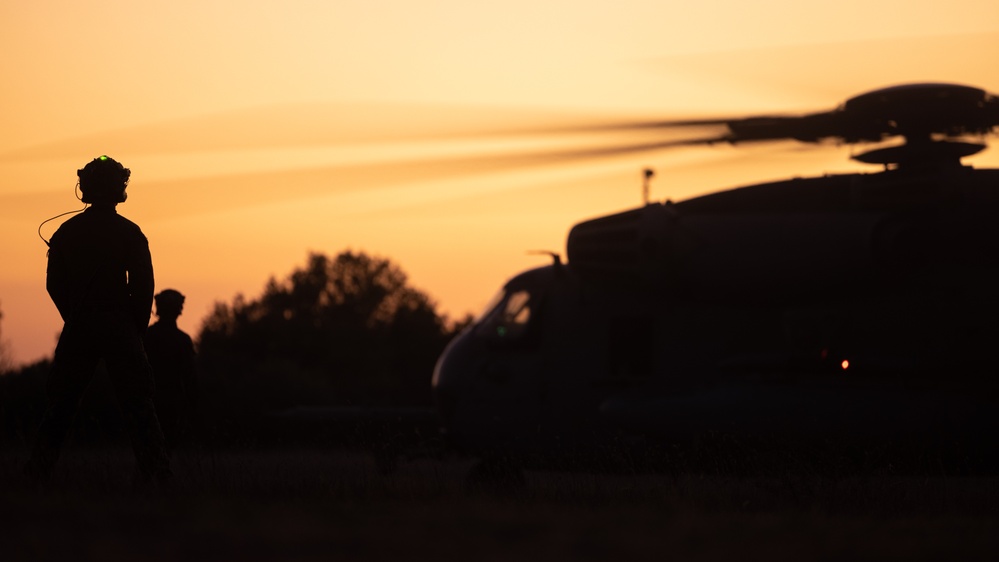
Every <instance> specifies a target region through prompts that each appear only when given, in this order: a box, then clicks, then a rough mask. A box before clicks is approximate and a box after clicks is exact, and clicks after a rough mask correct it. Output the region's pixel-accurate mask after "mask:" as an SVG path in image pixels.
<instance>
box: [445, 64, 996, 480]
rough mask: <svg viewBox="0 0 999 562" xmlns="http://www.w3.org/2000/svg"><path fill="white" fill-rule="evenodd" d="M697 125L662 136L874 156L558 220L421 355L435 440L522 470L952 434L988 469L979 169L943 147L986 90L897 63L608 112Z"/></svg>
mask: <svg viewBox="0 0 999 562" xmlns="http://www.w3.org/2000/svg"><path fill="white" fill-rule="evenodd" d="M705 125H722V126H724V127H725V129H726V131H727V132H725V133H724V134H721V135H718V136H710V137H706V138H695V139H690V140H682V141H669V142H666V143H663V146H667V145H712V144H717V143H728V144H734V145H739V144H742V143H760V142H766V141H786V140H795V141H799V142H802V143H819V142H828V141H833V142H837V143H840V144H849V145H873V148H869V149H867V150H865V151H863V152H861V153H859V154H856V155H854V156H853V159H854V160H857V161H859V162H862V163H865V164H871V165H876V166H880V168H881V169H880V170H878V171H874V172H870V173H844V174H830V175H823V176H819V177H807V178H792V179H785V180H780V181H772V182H767V183H760V184H755V185H746V186H741V187H735V188H730V189H725V190H721V191H716V192H713V193H709V194H707V195H701V196H697V197H693V198H689V199H686V200H681V201H676V202H674V201H670V200H667V201H664V202H658V201H648V200H647V199H646V201H645V202H644V204H643V205H642V206H640V207H637V208H633V209H630V210H625V211H623V212H618V213H614V214H611V215H607V216H601V217H597V218H593V219H589V220H584V221H582V222H579V223H578V224H575V225H574V226H573V227H572V228H571V229H570V231H569V233H568V239H567V242H566V257H567V260H565V261H563V260H562V258H561V256H560V255H558V254H552V262H551V263H550V264H549V265H546V266H543V267H539V268H535V269H531V270H528V271H524V272H522V273H520V274H518V275H515V276H514V277H512V278H511V279H509V281H507V282H506V283H505V284H504V285H503V286H502V288H501V289H500V291H499V292H498V294H497V295H496V296H495V297H494V298H493V300H492V301H491V304H489V305H488V306H487V307H486V309H485V311H484V312H483V313H482V314H481V315H480V316H479V317H477V318H476V319H475V321H474V322H473V323H472V324H471V325H469V326H468V327H467V328H466V329H465V330H464V331H463V332H462V333H461V334H460V335H458V336H457V337H456V338H455V339H454V340H453V341H452V342H451V343H450V344H449V345H448V346H447V348H446V349H445V351H444V352H443V354H442V355H441V357H440V359H439V360H438V362H437V365H436V368H435V370H434V373H433V380H432V387H433V393H434V396H435V400H436V404H437V406H438V415H439V419H440V423H441V426H442V430H443V432H444V436H445V438H446V440H447V443H448V445H449V446H451V447H453V448H455V450H459V451H463V452H466V453H469V454H471V455H473V456H476V457H478V458H480V459H483V462H487V461H491V462H494V464H496V465H499V464H501V463H503V464H505V465H506V466H514V467H518V468H530V467H551V466H559V467H577V466H591V465H600V464H603V463H606V462H609V461H608V459H611V458H614V459H622V458H627V459H636V458H648V459H652V460H655V459H662V458H665V459H666V461H667V462H675V461H676V460H677V459H678V458H688V457H683V456H682V455H683V454H685V453H683V452H682V451H690V450H694V449H696V448H697V447H698V446H703V445H704V444H705V443H721V442H724V443H729V444H732V443H738V444H740V445H741V444H750V443H762V444H766V445H767V446H770V444H781V445H782V446H786V447H789V448H790V449H791V450H801V449H803V448H813V449H814V448H821V447H825V446H827V445H830V444H833V443H836V444H844V445H845V446H847V447H848V448H851V450H853V449H852V447H854V446H857V447H868V446H869V447H874V448H875V449H876V450H888V449H890V448H892V447H895V446H896V445H898V446H899V447H901V446H902V444H906V446H911V447H914V448H915V449H918V451H919V454H925V452H926V451H927V450H928V448H929V447H931V446H935V447H937V448H938V449H947V450H948V451H950V450H952V449H953V450H956V449H957V448H960V451H961V452H959V453H956V454H957V455H958V456H960V458H961V459H964V460H967V459H971V458H972V457H974V460H973V461H968V462H969V463H979V464H982V463H985V464H988V463H990V462H991V463H993V466H994V463H995V461H996V459H997V458H999V457H997V455H996V451H995V447H994V444H993V441H994V435H995V434H996V430H997V429H999V415H997V409H996V406H997V405H999V401H997V398H999V393H997V390H999V384H997V380H999V376H997V375H999V356H997V346H996V344H997V342H999V292H997V290H996V288H997V287H999V220H997V217H999V169H975V168H973V167H971V166H969V165H967V164H965V163H963V162H962V159H963V158H966V157H968V156H971V155H974V154H976V153H978V152H980V151H982V150H984V149H985V147H986V145H985V143H984V142H983V141H982V140H981V139H984V138H985V137H986V136H987V135H989V134H990V133H992V132H993V131H994V129H995V128H996V126H999V97H997V96H995V95H992V94H989V93H988V92H986V91H985V90H982V89H979V88H975V87H970V86H964V85H957V84H944V83H916V84H904V85H899V86H892V87H887V88H882V89H878V90H874V91H871V92H868V93H864V94H861V95H858V96H855V97H852V98H850V99H848V100H846V102H844V103H843V104H841V105H839V106H838V107H836V108H835V109H832V110H827V111H821V112H815V113H809V114H804V115H793V116H754V117H741V118H726V119H712V120H691V121H664V122H650V123H626V124H621V125H619V128H621V129H642V130H649V129H655V128H658V127H662V128H672V127H688V126H693V127H700V126H705ZM649 175H651V173H650V172H647V173H646V176H647V178H648V176H649ZM886 447H887V448H888V449H886ZM969 451H971V452H970V453H969ZM689 458H692V457H689Z"/></svg>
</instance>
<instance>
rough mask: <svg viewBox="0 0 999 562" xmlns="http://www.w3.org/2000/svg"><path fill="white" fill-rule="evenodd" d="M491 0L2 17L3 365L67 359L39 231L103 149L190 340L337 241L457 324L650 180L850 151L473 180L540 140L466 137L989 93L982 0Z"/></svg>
mask: <svg viewBox="0 0 999 562" xmlns="http://www.w3.org/2000/svg"><path fill="white" fill-rule="evenodd" d="M12 4H14V5H12ZM482 4H485V3H479V2H468V1H467V0H437V1H434V0H423V1H421V2H412V1H409V0H363V1H361V0H357V1H353V0H340V1H338V2H304V1H284V2H254V1H246V2H240V3H236V2H231V1H227V2H213V1H205V0H199V1H197V2H194V1H173V2H142V3H137V2H125V1H112V2H102V3H101V4H100V6H92V5H83V4H79V3H76V2H71V1H69V0H65V1H43V2H32V3H28V2H20V3H10V2H8V3H4V5H3V6H0V47H2V51H0V52H3V53H5V56H4V57H2V59H0V71H2V76H3V77H4V81H3V87H2V89H0V130H2V131H3V135H2V137H0V178H2V180H0V200H2V205H0V235H2V236H3V240H4V244H3V246H2V250H0V251H2V254H0V258H2V263H3V269H2V270H0V310H2V311H3V313H4V318H3V320H2V322H3V324H2V329H3V332H2V336H3V339H4V341H5V343H6V345H7V346H8V348H9V349H10V350H11V351H12V352H13V354H14V356H15V358H16V359H17V360H18V361H29V360H34V359H37V358H40V357H42V356H46V355H49V354H50V353H51V351H52V349H53V347H54V343H55V336H56V333H57V332H58V330H59V328H60V322H59V320H58V316H57V314H56V312H55V308H54V307H53V306H52V305H51V303H50V301H49V300H48V297H47V295H46V294H45V291H44V286H43V285H44V283H43V277H44V270H45V247H44V244H43V243H42V242H41V240H39V239H38V237H37V235H36V228H37V227H38V224H39V223H40V222H41V221H42V220H44V219H46V218H48V217H50V216H52V215H55V214H57V213H60V212H63V211H67V210H71V209H74V208H76V207H78V206H79V203H78V202H77V201H76V199H75V198H74V196H73V186H74V184H75V180H76V178H75V170H76V169H77V168H79V167H81V166H83V164H85V163H86V162H87V161H89V160H90V159H92V158H93V157H95V156H97V155H99V154H102V153H107V154H110V155H111V156H113V157H115V158H117V159H119V160H121V161H122V162H123V163H124V164H125V165H126V166H128V167H130V168H131V169H132V182H131V185H130V188H129V195H130V197H129V200H128V202H127V203H126V204H124V205H123V206H122V207H120V208H119V211H120V212H121V213H122V214H123V215H125V216H127V217H129V218H131V219H132V220H134V221H136V222H138V223H139V224H140V225H141V226H142V228H143V230H144V231H145V232H146V234H147V236H148V237H149V239H150V245H151V248H152V251H153V253H154V260H155V266H156V275H157V282H158V283H157V284H158V286H159V288H166V287H168V286H169V287H174V288H177V289H180V290H181V291H182V292H185V293H186V294H187V295H188V304H187V309H186V313H185V316H183V317H182V318H181V320H182V327H184V328H185V329H187V330H188V331H190V332H191V333H192V334H193V333H196V332H197V329H198V326H199V324H200V321H201V319H202V318H203V317H204V315H205V314H207V312H208V311H209V310H210V308H211V305H212V303H213V302H214V301H218V300H225V301H228V300H231V298H232V297H233V296H234V295H235V294H236V293H237V292H243V293H245V294H247V295H248V296H251V297H253V296H256V295H257V294H259V291H260V290H261V288H262V287H263V284H264V283H265V281H266V280H267V278H268V277H269V276H272V275H276V276H278V277H283V276H285V275H286V274H287V273H289V272H290V271H291V269H292V268H294V267H296V266H299V265H302V264H304V262H305V257H306V254H307V253H308V252H309V251H322V252H326V253H329V254H335V253H336V252H339V251H341V250H344V249H348V248H349V249H355V250H364V251H367V252H370V253H373V254H377V255H381V256H385V257H389V258H391V259H392V260H394V261H395V262H396V263H398V264H399V265H400V266H401V267H402V268H403V269H404V270H405V271H406V272H407V273H409V275H410V278H411V281H412V283H413V284H414V285H415V286H417V287H419V288H421V289H423V290H425V291H426V292H428V293H429V294H430V295H431V296H432V297H434V298H435V299H436V300H437V301H438V302H439V303H440V305H441V307H442V310H443V311H445V312H447V313H449V314H451V315H453V316H459V315H461V314H463V313H465V312H468V311H473V310H477V309H478V308H479V307H481V306H482V305H483V304H484V303H485V302H486V301H487V300H488V298H489V297H490V296H491V294H492V292H493V291H495V290H496V289H497V288H498V287H499V286H500V284H501V283H502V282H503V281H504V280H505V279H506V278H508V277H509V276H511V275H512V274H514V273H516V272H517V271H519V270H522V269H525V268H527V267H532V266H535V265H539V264H542V263H544V262H545V258H541V257H538V256H535V255H529V254H528V253H527V252H528V251H530V250H554V251H564V250H563V249H564V242H565V241H564V238H565V234H566V232H567V231H568V229H569V227H570V226H571V225H572V224H573V223H574V222H576V221H578V220H580V219H583V218H589V217H592V216H596V215H599V214H604V213H607V212H611V211H617V210H621V209H623V208H627V207H630V206H634V205H636V204H638V203H639V197H640V189H639V188H640V182H641V179H640V177H641V169H642V167H644V166H653V167H655V168H656V169H657V171H658V177H657V178H656V180H655V182H654V184H653V196H654V197H656V198H665V197H672V198H674V199H679V198H683V197H686V196H689V195H693V194H697V193H702V192H705V191H709V190H712V189H716V188H720V187H728V186H732V185H736V184H742V183H747V182H751V181H756V180H764V179H772V178H780V177H784V176H788V175H807V174H816V173H822V172H828V171H841V170H848V169H853V168H855V167H854V166H852V165H851V164H849V163H848V162H847V160H846V156H847V155H848V150H847V149H839V150H827V151H810V152H799V151H793V150H787V147H766V148H760V147H753V148H750V149H745V148H741V149H740V148H736V149H732V148H728V147H720V148H714V149H689V150H683V151H670V152H663V153H655V154H647V155H642V156H638V157H630V158H626V159H618V160H614V161H599V162H590V161H580V162H573V163H571V164H562V165H557V166H546V167H539V166H532V167H508V166H507V165H506V163H507V161H506V160H499V159H497V160H489V159H485V160H483V159H473V161H472V163H468V162H465V163H464V164H463V165H461V166H458V165H456V164H455V158H456V157H457V156H459V155H461V156H472V157H475V156H480V157H481V156H483V155H485V154H491V153H493V152H494V151H503V150H506V151H514V152H519V151H522V150H533V149H536V148H538V146H539V144H538V143H539V142H540V141H541V139H539V138H538V137H535V136H527V137H519V136H518V137H509V136H494V137H487V138H482V137H468V136H463V135H460V134H459V133H467V132H469V131H496V130H497V129H502V128H517V127H519V126H521V125H523V126H532V125H538V124H541V125H544V124H550V123H553V122H558V123H564V122H574V121H577V120H580V119H589V118H591V117H600V116H611V115H642V116H651V117H660V118H675V117H689V116H699V117H703V116H717V115H733V114H735V115H738V114H742V113H749V112H781V111H805V110H820V109H826V108H831V107H832V106H834V105H836V104H838V103H840V102H841V101H843V100H844V99H845V98H847V97H849V96H851V95H854V94H856V93H860V92H863V91H866V90H870V89H873V88H878V87H882V86H886V85H892V84H896V83H900V82H912V81H948V82H959V83H966V84H971V85H977V86H980V87H984V88H986V89H988V90H990V91H997V90H999V69H997V67H996V64H995V61H996V60H997V55H999V4H997V3H996V2H994V0H954V1H951V2H948V3H940V2H936V1H935V0H934V1H931V0H915V1H914V0H907V1H903V0H897V1H896V0H892V1H885V0H880V1H879V0H865V1H859V0H841V1H838V2H800V1H797V0H793V1H792V0H761V1H758V2H755V3H746V2H741V1H736V0H717V1H705V2H698V3H683V4H682V5H681V4H673V5H670V4H671V3H666V2H661V1H658V0H647V1H642V0H617V1H615V2H588V3H580V2H569V1H562V0H549V1H538V0H532V1H531V2H527V1H525V0H506V1H505V2H502V3H489V4H490V5H489V6H483V5H482ZM448 135H450V136H448ZM993 150H995V149H993ZM997 152H999V151H997ZM438 159H441V160H444V161H446V162H449V163H450V164H441V165H430V164H428V163H427V162H435V161H437V160H438ZM497 162H498V163H500V164H502V165H500V166H497V165H496V163H497ZM971 163H973V164H975V165H977V166H996V165H999V159H997V156H996V155H995V154H991V153H989V152H986V153H985V154H983V155H982V156H979V157H976V158H975V159H973V160H972V162H971ZM459 172H460V173H459ZM57 224H58V221H55V222H53V223H49V224H48V225H46V227H45V228H44V230H43V232H44V234H45V235H46V236H49V235H51V233H52V232H53V231H54V229H55V227H56V226H57Z"/></svg>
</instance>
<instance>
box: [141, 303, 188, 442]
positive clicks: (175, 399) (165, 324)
mask: <svg viewBox="0 0 999 562" xmlns="http://www.w3.org/2000/svg"><path fill="white" fill-rule="evenodd" d="M155 300H156V316H157V318H158V320H157V321H156V322H155V323H154V324H153V325H152V326H150V327H149V329H148V330H146V336H145V343H146V355H147V356H148V357H149V364H150V365H152V367H153V375H154V376H155V379H156V396H155V402H156V414H157V416H158V417H159V419H160V427H162V428H163V436H164V437H165V438H166V444H167V449H168V450H173V449H175V448H177V446H178V445H179V444H180V443H181V442H182V441H183V440H184V439H186V438H187V437H189V436H190V432H191V430H192V429H193V425H194V421H195V419H196V417H197V409H198V381H197V378H196V375H195V369H194V343H193V342H192V341H191V336H189V335H187V334H186V333H185V332H184V331H183V330H181V329H180V328H178V327H177V318H178V317H179V316H180V314H181V312H183V311H184V295H182V294H181V293H180V292H179V291H176V290H174V289H165V290H163V291H161V292H160V293H159V294H157V295H156V297H155Z"/></svg>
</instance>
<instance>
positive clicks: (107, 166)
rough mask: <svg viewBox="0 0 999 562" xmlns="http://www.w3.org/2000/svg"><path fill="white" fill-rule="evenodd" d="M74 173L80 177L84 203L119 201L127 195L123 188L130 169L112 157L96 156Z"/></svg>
mask: <svg viewBox="0 0 999 562" xmlns="http://www.w3.org/2000/svg"><path fill="white" fill-rule="evenodd" d="M76 175H77V177H79V178H80V191H81V192H82V193H83V196H82V197H81V199H82V200H83V202H84V203H98V202H99V203H108V202H110V203H121V202H123V201H125V199H126V198H127V197H128V195H127V194H126V193H125V188H126V187H128V178H129V176H131V175H132V171H131V170H129V169H128V168H126V167H124V166H122V165H121V164H120V163H118V162H117V161H116V160H115V159H114V158H110V157H108V156H98V157H97V158H94V159H93V160H91V161H90V163H89V164H87V165H86V166H84V167H83V169H81V170H77V171H76Z"/></svg>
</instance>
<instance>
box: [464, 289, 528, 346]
mask: <svg viewBox="0 0 999 562" xmlns="http://www.w3.org/2000/svg"><path fill="white" fill-rule="evenodd" d="M497 300H498V301H499V302H498V303H497V304H496V306H494V307H493V308H492V309H487V311H486V313H485V314H484V315H483V316H482V319H481V320H480V321H479V324H478V326H476V328H475V333H476V334H478V335H479V336H482V337H485V338H487V339H489V340H492V341H496V342H515V341H520V340H523V339H524V338H525V337H526V336H527V334H528V332H529V329H530V326H531V319H532V318H533V317H534V316H535V314H534V312H535V308H536V303H535V302H534V300H535V299H532V297H531V293H530V292H529V291H526V290H519V291H513V292H510V293H502V292H501V293H500V296H499V299H497Z"/></svg>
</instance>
